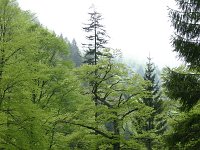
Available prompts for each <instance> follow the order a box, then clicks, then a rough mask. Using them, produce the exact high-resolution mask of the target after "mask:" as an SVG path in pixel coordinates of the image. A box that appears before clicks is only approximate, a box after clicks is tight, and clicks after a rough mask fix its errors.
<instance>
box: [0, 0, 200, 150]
mask: <svg viewBox="0 0 200 150" xmlns="http://www.w3.org/2000/svg"><path fill="white" fill-rule="evenodd" d="M175 1H176V3H177V6H178V9H177V10H172V9H169V16H170V19H171V22H172V25H173V27H174V29H175V33H174V35H173V39H172V45H173V46H174V51H176V52H178V54H179V56H180V57H181V58H183V59H184V60H185V62H186V65H184V66H180V67H178V68H165V69H164V70H163V71H160V70H158V69H157V67H156V65H157V64H154V63H153V59H152V58H151V57H150V56H149V57H147V60H146V65H145V66H144V67H143V66H142V65H141V66H139V67H138V66H136V65H135V66H132V67H130V66H127V65H126V64H124V63H122V61H121V52H120V51H119V50H118V49H113V48H110V47H107V45H106V44H107V43H108V42H109V36H108V35H107V33H106V29H105V27H104V26H103V25H102V22H101V21H102V19H103V18H102V15H101V13H99V12H98V11H97V10H96V9H92V10H91V12H90V13H89V14H88V15H89V16H90V20H89V22H88V23H86V24H85V26H83V27H80V28H83V29H84V31H86V32H87V33H88V35H87V36H86V41H87V43H83V46H84V50H85V52H84V53H81V52H80V49H81V48H80V47H78V45H77V42H76V40H75V39H73V40H72V41H69V40H68V39H67V37H63V35H57V34H56V33H55V32H53V31H50V30H48V29H47V28H46V27H44V26H43V25H42V24H41V23H40V22H39V21H38V20H37V19H36V17H35V16H34V15H33V14H31V13H30V12H29V11H23V10H21V9H20V7H19V6H18V3H17V2H16V1H15V0H0V149H2V150H7V149H8V150H10V149H11V150H18V149H19V150H29V149H30V150H36V149H38V150H46V149H49V150H50V149H53V150H54V149H55V150H57V149H59V150H60V149H61V150H62V149H63V150H65V149H80V150H90V149H91V150H110V149H113V150H127V149H130V150H143V149H147V150H154V149H158V150H162V149H163V150H165V149H185V150H190V149H192V150H198V149H199V147H200V141H199V136H200V135H199V133H200V128H199V127H200V122H199V121H200V114H199V113H200V110H199V99H200V95H199V93H200V92H199V91H200V83H199V78H200V73H199V70H200V69H199V67H200V64H199V47H200V46H199V34H200V33H199V32H200V30H199V26H200V24H199V18H200V17H199V16H200V2H199V0H175ZM86 15H87V14H86Z"/></svg>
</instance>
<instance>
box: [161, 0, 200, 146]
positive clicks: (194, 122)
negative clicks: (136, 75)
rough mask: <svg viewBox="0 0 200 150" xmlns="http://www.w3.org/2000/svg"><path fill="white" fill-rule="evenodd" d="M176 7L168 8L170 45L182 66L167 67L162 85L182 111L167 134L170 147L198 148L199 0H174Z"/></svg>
mask: <svg viewBox="0 0 200 150" xmlns="http://www.w3.org/2000/svg"><path fill="white" fill-rule="evenodd" d="M175 1H176V4H177V6H178V9H177V10H172V9H170V10H169V15H170V18H171V21H172V25H173V27H174V29H175V33H174V35H173V39H172V44H173V46H174V51H176V52H178V54H179V57H180V58H182V59H183V60H185V62H186V64H187V65H186V67H179V68H177V69H173V70H171V69H167V70H166V74H165V76H164V85H165V87H166V89H167V94H168V95H169V97H171V98H172V99H176V100H180V102H181V110H182V111H184V112H182V113H181V114H180V115H179V117H178V118H176V121H174V124H173V127H174V128H173V130H172V131H171V132H170V134H169V136H168V137H167V142H168V144H169V147H170V148H171V149H188V150H189V149H193V150H197V149H199V147H200V141H199V136H200V135H199V133H200V129H199V126H200V120H199V114H200V111H199V100H200V80H199V79H200V40H199V37H200V1H199V0H175Z"/></svg>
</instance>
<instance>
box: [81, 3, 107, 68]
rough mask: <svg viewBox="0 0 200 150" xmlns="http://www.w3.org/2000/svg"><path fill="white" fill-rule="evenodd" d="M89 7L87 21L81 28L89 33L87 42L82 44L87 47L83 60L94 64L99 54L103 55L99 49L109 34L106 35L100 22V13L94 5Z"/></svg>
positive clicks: (103, 45) (102, 46)
mask: <svg viewBox="0 0 200 150" xmlns="http://www.w3.org/2000/svg"><path fill="white" fill-rule="evenodd" d="M91 9H92V12H90V13H89V15H90V19H89V23H88V24H85V27H83V30H84V31H85V32H87V33H89V35H88V36H86V39H87V40H88V43H87V44H82V45H83V46H84V47H85V48H86V49H87V50H86V53H85V60H84V62H85V63H87V64H92V65H96V64H97V62H98V60H99V56H103V53H102V51H101V50H102V48H105V45H106V44H107V43H108V38H109V36H108V35H107V33H106V30H105V29H104V26H103V25H102V24H101V20H102V15H101V14H100V13H98V12H97V11H96V9H95V8H94V6H92V7H91Z"/></svg>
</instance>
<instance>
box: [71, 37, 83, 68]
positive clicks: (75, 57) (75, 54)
mask: <svg viewBox="0 0 200 150" xmlns="http://www.w3.org/2000/svg"><path fill="white" fill-rule="evenodd" d="M70 58H71V59H72V61H73V62H74V63H75V65H76V67H79V66H80V65H81V63H82V57H81V54H80V51H79V48H78V46H77V43H76V40H75V39H73V40H72V42H71V43H70Z"/></svg>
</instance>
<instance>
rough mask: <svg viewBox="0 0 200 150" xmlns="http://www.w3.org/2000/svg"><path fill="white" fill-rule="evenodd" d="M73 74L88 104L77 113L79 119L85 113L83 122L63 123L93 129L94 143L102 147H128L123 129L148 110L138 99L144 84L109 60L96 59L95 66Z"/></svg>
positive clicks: (125, 69)
mask: <svg viewBox="0 0 200 150" xmlns="http://www.w3.org/2000/svg"><path fill="white" fill-rule="evenodd" d="M76 72H77V76H78V77H79V78H80V79H82V81H83V87H84V88H85V90H84V92H85V94H87V95H90V96H91V99H92V101H91V102H92V103H91V102H90V103H88V106H85V107H84V109H82V111H81V113H80V115H81V116H82V115H83V113H85V115H87V116H88V119H87V120H78V119H77V120H71V121H66V123H70V124H74V125H78V126H81V127H84V128H87V129H90V130H93V131H94V132H95V133H96V134H97V135H96V136H97V137H98V140H97V141H96V143H99V142H100V143H101V144H100V145H101V146H103V145H104V144H105V145H104V146H103V147H104V148H106V147H107V148H109V145H111V146H112V147H113V148H114V147H115V148H120V147H123V146H125V147H127V144H128V145H129V146H130V145H131V144H130V140H125V137H124V136H125V131H124V126H125V125H126V124H127V123H129V127H130V128H134V126H137V121H136V120H135V122H134V121H132V120H134V118H136V117H139V116H140V117H141V118H142V117H147V116H149V115H150V114H151V110H152V109H151V108H148V107H146V106H145V105H144V104H142V98H144V97H147V96H148V92H146V90H145V87H146V86H147V85H148V82H145V81H144V80H143V78H142V77H140V76H139V75H137V74H135V73H133V72H132V71H130V69H128V68H127V67H126V66H124V65H123V64H120V63H117V62H115V61H114V60H112V59H103V60H100V61H99V63H98V64H97V65H83V66H82V67H81V68H79V69H78V70H77V71H76ZM88 108H89V109H88ZM84 110H85V111H84ZM137 134H138V133H137V131H136V130H135V131H134V130H131V131H130V135H129V136H130V137H132V140H133V139H134V137H135V138H136V135H137ZM99 136H100V137H101V138H100V137H99ZM100 139H101V140H100ZM104 139H106V143H104V142H105V141H104ZM99 140H100V141H99ZM133 141H134V140H133ZM94 142H95V141H94ZM103 143H104V144H103ZM131 143H132V142H131ZM135 143H137V142H135ZM98 145H99V144H98ZM100 145H99V146H100ZM129 146H128V147H129Z"/></svg>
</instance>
